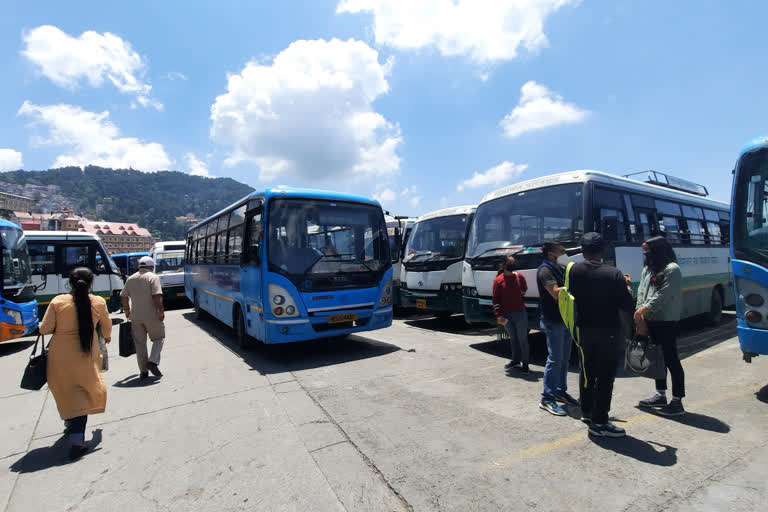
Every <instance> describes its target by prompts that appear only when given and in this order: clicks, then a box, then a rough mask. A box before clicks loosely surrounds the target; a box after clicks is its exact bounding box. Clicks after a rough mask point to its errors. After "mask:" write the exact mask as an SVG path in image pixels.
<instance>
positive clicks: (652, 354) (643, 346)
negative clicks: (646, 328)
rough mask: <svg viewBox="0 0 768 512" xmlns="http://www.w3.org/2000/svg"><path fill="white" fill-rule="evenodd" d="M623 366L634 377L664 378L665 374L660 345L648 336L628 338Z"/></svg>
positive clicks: (665, 369)
mask: <svg viewBox="0 0 768 512" xmlns="http://www.w3.org/2000/svg"><path fill="white" fill-rule="evenodd" d="M624 367H625V368H626V369H627V370H628V371H629V373H631V374H632V375H634V376H636V377H647V378H649V379H664V378H666V376H667V368H666V366H665V364H664V352H663V351H662V349H661V345H657V344H655V343H653V339H651V338H650V337H648V336H635V337H634V338H632V339H631V340H629V342H628V343H627V350H626V352H625V354H624Z"/></svg>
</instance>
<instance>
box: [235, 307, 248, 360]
mask: <svg viewBox="0 0 768 512" xmlns="http://www.w3.org/2000/svg"><path fill="white" fill-rule="evenodd" d="M232 325H233V326H234V328H235V336H236V338H237V346H238V347H240V348H241V349H242V350H247V349H249V348H251V346H252V343H251V337H250V336H248V333H247V332H246V330H245V319H244V318H243V313H242V312H241V311H240V308H239V307H237V308H236V309H235V317H234V319H233V322H232Z"/></svg>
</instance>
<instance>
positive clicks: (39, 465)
mask: <svg viewBox="0 0 768 512" xmlns="http://www.w3.org/2000/svg"><path fill="white" fill-rule="evenodd" d="M101 441H102V435H101V429H100V428H97V429H95V430H94V431H93V437H92V438H91V440H90V441H88V442H87V444H88V452H86V454H85V455H84V456H85V457H87V456H88V455H89V454H91V453H93V452H95V451H97V450H100V449H101V448H98V446H99V445H100V444H101ZM73 462H74V461H71V460H69V440H68V439H67V436H66V435H63V436H61V437H60V438H59V439H57V440H56V442H55V443H53V444H52V445H51V446H44V447H42V448H35V449H34V450H32V451H30V452H27V453H26V454H25V455H24V456H23V457H22V458H20V459H19V460H17V461H16V462H14V463H13V464H12V465H11V467H10V470H11V471H12V472H14V473H34V472H35V471H41V470H43V469H49V468H53V467H56V466H64V465H66V464H71V463H73Z"/></svg>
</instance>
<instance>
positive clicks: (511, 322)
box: [503, 311, 530, 364]
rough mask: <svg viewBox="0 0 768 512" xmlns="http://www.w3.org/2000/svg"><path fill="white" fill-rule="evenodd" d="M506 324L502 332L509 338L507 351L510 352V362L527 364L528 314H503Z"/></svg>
mask: <svg viewBox="0 0 768 512" xmlns="http://www.w3.org/2000/svg"><path fill="white" fill-rule="evenodd" d="M503 315H504V318H506V319H507V323H506V324H504V331H505V332H506V333H507V337H508V338H509V349H510V352H512V361H521V362H522V363H524V364H528V359H529V353H530V348H529V346H528V312H526V311H510V312H508V313H503Z"/></svg>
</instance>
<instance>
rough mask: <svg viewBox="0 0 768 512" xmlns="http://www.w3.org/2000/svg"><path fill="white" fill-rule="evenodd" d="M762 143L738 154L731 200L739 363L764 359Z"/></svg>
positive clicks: (766, 266) (766, 166) (766, 142)
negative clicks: (742, 355)
mask: <svg viewBox="0 0 768 512" xmlns="http://www.w3.org/2000/svg"><path fill="white" fill-rule="evenodd" d="M766 180H768V137H765V136H763V137H758V138H756V139H753V140H752V141H750V142H749V143H748V144H747V145H746V146H744V148H743V149H742V150H741V154H740V155H739V159H738V161H737V162H736V168H735V170H734V179H733V196H732V198H731V217H732V219H733V222H732V223H731V265H732V268H733V278H734V287H735V290H736V315H737V319H738V326H737V330H738V334H739V342H740V343H741V350H742V352H743V354H744V360H745V361H747V362H751V360H752V358H753V357H755V356H757V355H759V354H768V188H767V187H768V183H766Z"/></svg>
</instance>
